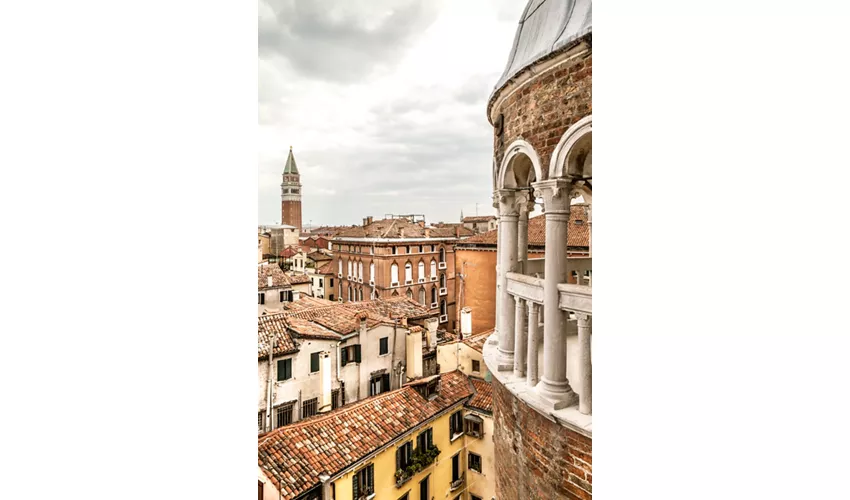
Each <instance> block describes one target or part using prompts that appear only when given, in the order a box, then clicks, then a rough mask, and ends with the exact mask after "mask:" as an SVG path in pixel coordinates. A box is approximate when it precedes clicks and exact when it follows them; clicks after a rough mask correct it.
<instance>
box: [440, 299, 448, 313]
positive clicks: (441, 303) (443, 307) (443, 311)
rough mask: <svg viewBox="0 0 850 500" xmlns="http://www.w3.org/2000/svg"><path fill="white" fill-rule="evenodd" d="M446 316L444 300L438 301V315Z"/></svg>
mask: <svg viewBox="0 0 850 500" xmlns="http://www.w3.org/2000/svg"><path fill="white" fill-rule="evenodd" d="M446 314H448V312H447V311H446V299H443V300H441V301H440V315H442V316H445V315H446Z"/></svg>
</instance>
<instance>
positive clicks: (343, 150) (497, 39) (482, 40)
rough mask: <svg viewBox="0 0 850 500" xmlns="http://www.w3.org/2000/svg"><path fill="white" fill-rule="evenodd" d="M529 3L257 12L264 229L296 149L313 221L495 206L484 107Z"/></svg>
mask: <svg viewBox="0 0 850 500" xmlns="http://www.w3.org/2000/svg"><path fill="white" fill-rule="evenodd" d="M525 4H526V2H525V0H490V1H488V0H395V1H393V0H368V1H367V0H344V1H343V0H337V1H326V0H260V6H259V12H260V16H259V54H260V60H259V122H260V128H259V222H260V223H273V222H277V221H279V220H280V181H281V177H280V176H281V172H282V170H283V165H284V161H285V159H286V154H287V153H288V151H289V146H290V145H291V146H293V148H294V152H295V158H296V160H297V162H298V169H299V170H300V172H301V181H302V183H303V184H304V193H303V199H302V211H303V217H304V223H305V224H309V223H310V222H311V221H312V223H313V225H318V224H353V223H359V222H360V221H361V219H362V218H363V217H365V216H367V215H372V216H375V217H380V216H383V215H384V214H386V213H424V214H425V215H426V217H427V219H428V220H429V221H432V222H437V221H440V220H443V221H455V220H457V218H458V216H459V214H460V211H461V210H463V212H464V214H465V215H471V214H474V213H475V204H476V203H478V204H479V206H478V210H479V213H480V214H490V213H493V209H492V207H491V206H490V196H491V192H490V191H491V189H490V186H491V181H490V168H491V164H492V159H491V154H492V129H491V127H490V125H489V124H488V123H487V118H486V116H485V113H486V102H487V98H488V97H489V95H490V92H491V91H492V89H493V85H494V84H495V83H496V81H497V80H498V78H499V76H500V75H501V73H502V70H503V69H504V66H505V64H506V62H507V58H508V53H509V51H510V47H511V43H512V41H513V37H514V34H515V31H516V26H517V22H518V21H519V16H520V14H521V13H522V9H523V8H524V7H525Z"/></svg>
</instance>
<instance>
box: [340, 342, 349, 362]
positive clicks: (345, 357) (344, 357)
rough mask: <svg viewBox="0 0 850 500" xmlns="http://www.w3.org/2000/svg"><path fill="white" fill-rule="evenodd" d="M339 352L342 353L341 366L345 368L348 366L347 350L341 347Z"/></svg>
mask: <svg viewBox="0 0 850 500" xmlns="http://www.w3.org/2000/svg"><path fill="white" fill-rule="evenodd" d="M340 352H341V353H342V361H341V363H342V366H345V365H347V364H348V348H347V347H343V348H342V349H340Z"/></svg>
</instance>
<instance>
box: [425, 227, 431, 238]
mask: <svg viewBox="0 0 850 500" xmlns="http://www.w3.org/2000/svg"><path fill="white" fill-rule="evenodd" d="M425 237H426V238H430V237H431V228H430V227H426V228H425Z"/></svg>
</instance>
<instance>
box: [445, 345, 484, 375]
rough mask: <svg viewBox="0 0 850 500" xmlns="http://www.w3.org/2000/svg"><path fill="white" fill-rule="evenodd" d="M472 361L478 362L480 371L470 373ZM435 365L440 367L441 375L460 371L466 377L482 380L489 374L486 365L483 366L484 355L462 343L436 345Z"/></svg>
mask: <svg viewBox="0 0 850 500" xmlns="http://www.w3.org/2000/svg"><path fill="white" fill-rule="evenodd" d="M473 360H475V361H478V369H479V370H480V371H477V372H474V371H472V361H473ZM437 364H438V365H440V372H443V373H448V372H450V371H454V370H460V371H461V372H463V373H464V374H466V375H471V376H473V377H478V378H482V379H486V378H487V374H488V373H489V371H488V370H487V365H485V364H484V355H483V354H481V353H480V352H479V351H476V350H475V349H473V348H471V347H469V346H468V345H466V344H464V343H463V342H452V343H449V344H442V345H438V346H437Z"/></svg>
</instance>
